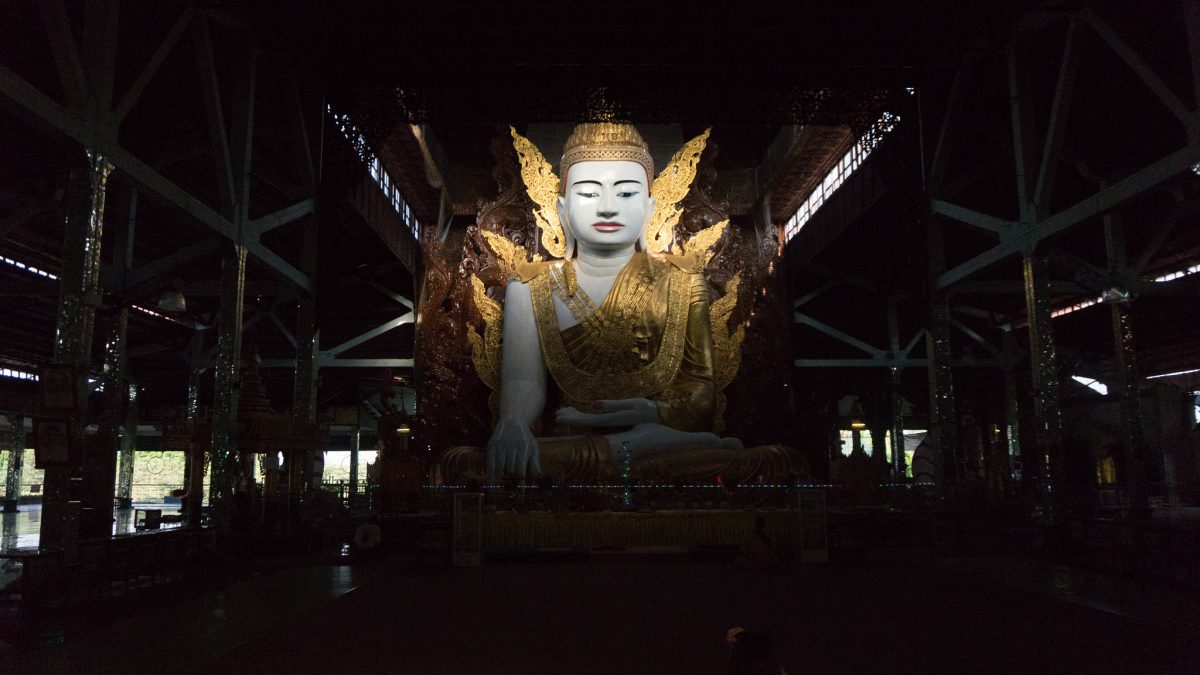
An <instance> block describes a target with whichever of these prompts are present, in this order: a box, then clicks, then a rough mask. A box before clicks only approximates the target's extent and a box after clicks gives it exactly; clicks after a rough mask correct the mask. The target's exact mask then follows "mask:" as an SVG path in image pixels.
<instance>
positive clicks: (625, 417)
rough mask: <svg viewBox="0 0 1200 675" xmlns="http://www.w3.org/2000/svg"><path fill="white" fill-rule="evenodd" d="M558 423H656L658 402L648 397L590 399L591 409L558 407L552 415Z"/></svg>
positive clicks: (629, 425) (596, 424)
mask: <svg viewBox="0 0 1200 675" xmlns="http://www.w3.org/2000/svg"><path fill="white" fill-rule="evenodd" d="M554 420H555V421H556V422H558V423H559V424H567V425H570V426H573V427H631V426H634V425H636V424H646V423H658V422H660V420H659V417H658V404H657V403H655V402H654V401H651V400H650V399H648V398H619V399H614V400H605V401H592V407H591V410H590V411H588V412H580V411H579V410H577V409H575V408H559V409H558V412H557V413H556V414H555V416H554Z"/></svg>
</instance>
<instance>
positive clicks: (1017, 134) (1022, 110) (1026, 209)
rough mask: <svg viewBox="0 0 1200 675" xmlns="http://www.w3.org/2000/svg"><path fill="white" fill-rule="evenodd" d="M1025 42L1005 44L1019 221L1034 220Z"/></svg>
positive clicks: (1030, 102) (1030, 100)
mask: <svg viewBox="0 0 1200 675" xmlns="http://www.w3.org/2000/svg"><path fill="white" fill-rule="evenodd" d="M1026 58H1027V53H1026V51H1025V45H1024V44H1023V43H1022V42H1021V41H1019V40H1016V39H1014V41H1013V42H1012V43H1011V44H1010V45H1009V47H1008V54H1007V63H1008V107H1009V111H1010V114H1011V117H1012V143H1013V162H1014V165H1015V168H1016V178H1017V206H1018V208H1019V213H1020V214H1021V222H1022V223H1026V224H1030V223H1034V222H1036V221H1037V211H1036V210H1035V209H1034V205H1033V199H1032V197H1033V195H1032V194H1031V192H1032V191H1031V189H1030V188H1031V187H1032V185H1031V181H1032V179H1033V139H1034V126H1033V111H1034V105H1033V93H1032V87H1031V86H1030V83H1029V70H1030V69H1029V67H1028V64H1027V63H1026Z"/></svg>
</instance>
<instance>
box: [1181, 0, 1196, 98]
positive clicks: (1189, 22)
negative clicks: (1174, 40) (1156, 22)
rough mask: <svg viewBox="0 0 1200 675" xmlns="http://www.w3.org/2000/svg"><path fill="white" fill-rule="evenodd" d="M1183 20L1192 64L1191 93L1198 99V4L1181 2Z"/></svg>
mask: <svg viewBox="0 0 1200 675" xmlns="http://www.w3.org/2000/svg"><path fill="white" fill-rule="evenodd" d="M1180 4H1181V5H1183V22H1184V27H1185V28H1186V29H1187V41H1188V54H1189V56H1191V59H1190V60H1191V65H1192V93H1193V96H1194V100H1196V101H1200V6H1197V4H1196V3H1194V2H1183V3H1180Z"/></svg>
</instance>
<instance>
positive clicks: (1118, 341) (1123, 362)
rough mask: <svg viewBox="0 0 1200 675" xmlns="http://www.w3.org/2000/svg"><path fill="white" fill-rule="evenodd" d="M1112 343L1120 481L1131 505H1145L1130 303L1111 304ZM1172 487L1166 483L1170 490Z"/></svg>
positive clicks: (1142, 454)
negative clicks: (1121, 462)
mask: <svg viewBox="0 0 1200 675" xmlns="http://www.w3.org/2000/svg"><path fill="white" fill-rule="evenodd" d="M1110 311H1111V312H1112V327H1113V343H1114V346H1115V347H1116V361H1115V364H1114V365H1115V366H1116V367H1115V370H1116V373H1117V392H1116V393H1117V396H1118V397H1119V400H1120V402H1121V450H1122V453H1123V458H1122V459H1123V460H1124V464H1125V470H1124V471H1122V472H1121V474H1120V481H1121V484H1122V485H1123V486H1124V488H1125V492H1126V494H1127V496H1128V497H1129V504H1130V506H1132V507H1134V508H1144V507H1145V506H1146V504H1147V502H1146V465H1145V462H1144V461H1143V460H1144V457H1145V447H1146V444H1145V438H1144V435H1143V433H1142V410H1141V402H1140V401H1139V400H1138V373H1137V359H1136V350H1135V346H1134V341H1133V327H1132V326H1131V325H1130V318H1129V306H1128V305H1124V304H1114V305H1112V306H1111V308H1110ZM1170 487H1171V486H1168V489H1170Z"/></svg>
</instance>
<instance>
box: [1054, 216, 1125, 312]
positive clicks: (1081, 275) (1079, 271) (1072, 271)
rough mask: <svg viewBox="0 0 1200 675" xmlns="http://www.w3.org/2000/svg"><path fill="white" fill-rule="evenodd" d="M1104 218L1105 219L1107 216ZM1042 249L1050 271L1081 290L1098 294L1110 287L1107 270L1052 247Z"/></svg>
mask: <svg viewBox="0 0 1200 675" xmlns="http://www.w3.org/2000/svg"><path fill="white" fill-rule="evenodd" d="M1105 217H1106V218H1107V214H1106V216H1105ZM1044 249H1045V252H1046V261H1047V262H1048V263H1049V264H1050V267H1051V269H1053V270H1054V271H1055V272H1057V273H1058V274H1060V275H1062V276H1064V277H1066V278H1067V279H1068V280H1069V281H1071V282H1072V283H1074V284H1075V285H1076V286H1078V287H1080V288H1082V289H1083V290H1085V291H1087V292H1089V293H1095V294H1100V293H1103V292H1104V291H1105V290H1106V289H1107V288H1108V287H1109V286H1110V285H1112V279H1111V277H1110V274H1109V272H1108V270H1105V269H1101V268H1099V267H1096V266H1095V265H1093V264H1092V263H1090V262H1088V261H1086V260H1083V259H1082V258H1079V257H1077V256H1074V255H1072V254H1070V253H1067V252H1066V251H1062V250H1060V249H1058V248H1055V247H1053V246H1046V247H1044ZM1047 288H1049V287H1048V286H1047Z"/></svg>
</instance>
